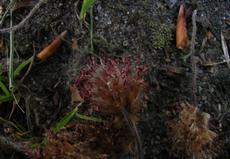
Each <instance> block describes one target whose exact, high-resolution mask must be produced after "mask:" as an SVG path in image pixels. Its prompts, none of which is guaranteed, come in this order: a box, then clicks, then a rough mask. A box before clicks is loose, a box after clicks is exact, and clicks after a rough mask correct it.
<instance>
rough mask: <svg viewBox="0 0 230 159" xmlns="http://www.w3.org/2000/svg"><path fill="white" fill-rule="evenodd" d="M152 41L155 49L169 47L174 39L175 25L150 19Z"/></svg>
mask: <svg viewBox="0 0 230 159" xmlns="http://www.w3.org/2000/svg"><path fill="white" fill-rule="evenodd" d="M149 28H150V31H151V35H150V36H151V43H152V47H153V48H155V49H162V48H165V47H168V46H169V45H170V42H171V41H172V39H173V37H172V33H173V26H172V25H171V24H166V23H157V22H153V21H149Z"/></svg>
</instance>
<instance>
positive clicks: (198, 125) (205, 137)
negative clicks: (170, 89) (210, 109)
mask: <svg viewBox="0 0 230 159" xmlns="http://www.w3.org/2000/svg"><path fill="white" fill-rule="evenodd" d="M177 109H178V110H177V112H176V113H177V115H176V117H175V118H173V119H171V120H170V121H169V122H168V136H169V138H170V140H171V142H172V145H173V146H172V147H173V151H174V153H175V154H183V155H186V156H187V157H193V158H196V159H208V158H213V157H215V156H216V155H217V151H218V146H219V145H218V144H217V142H216V141H217V137H218V135H217V134H216V133H215V132H214V131H212V130H210V128H209V119H210V115H209V114H208V113H205V112H202V111H200V110H199V109H198V108H197V107H195V106H193V105H190V104H189V103H187V102H185V103H182V104H180V105H178V106H177Z"/></svg>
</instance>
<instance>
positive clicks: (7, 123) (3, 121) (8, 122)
mask: <svg viewBox="0 0 230 159" xmlns="http://www.w3.org/2000/svg"><path fill="white" fill-rule="evenodd" d="M0 123H2V124H6V125H8V126H10V127H13V128H15V129H16V130H17V131H19V132H23V129H22V128H20V127H19V126H17V125H16V124H14V123H13V122H11V121H9V120H6V119H4V118H2V117H0Z"/></svg>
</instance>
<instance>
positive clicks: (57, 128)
mask: <svg viewBox="0 0 230 159" xmlns="http://www.w3.org/2000/svg"><path fill="white" fill-rule="evenodd" d="M81 104H82V103H80V104H79V105H78V106H76V108H74V109H73V110H72V111H71V112H69V113H68V114H66V115H65V116H64V117H63V118H62V119H61V120H60V121H59V122H58V123H57V124H56V126H55V128H54V132H55V133H57V132H58V131H60V130H61V129H62V128H64V127H65V125H66V124H68V123H69V122H70V120H72V119H73V117H74V116H75V114H76V113H77V111H78V107H79V106H80V105H81Z"/></svg>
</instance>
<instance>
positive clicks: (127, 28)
mask: <svg viewBox="0 0 230 159" xmlns="http://www.w3.org/2000/svg"><path fill="white" fill-rule="evenodd" d="M8 3H9V2H8V1H3V4H4V6H7V4H8ZM182 3H183V4H185V7H186V10H187V13H188V14H187V27H188V33H189V37H190V38H191V33H192V20H191V15H192V11H193V10H194V9H198V16H197V27H198V31H197V37H196V43H195V55H194V56H195V58H196V61H197V69H196V71H197V77H196V80H197V87H196V89H197V93H196V96H197V103H198V104H197V106H198V107H199V108H200V109H201V110H203V111H205V112H207V113H209V114H210V115H211V129H212V130H213V131H215V132H216V133H217V134H218V135H219V138H220V141H221V143H222V145H223V146H222V150H221V152H220V154H219V156H218V158H222V159H228V158H229V157H230V151H229V148H230V134H229V132H230V126H229V125H230V115H229V114H230V106H229V105H230V98H229V97H230V93H229V92H230V91H229V90H230V76H229V73H230V70H229V68H228V67H227V65H226V64H222V65H216V66H211V67H206V66H204V65H203V64H206V63H215V62H220V61H223V60H224V59H225V58H224V54H223V51H222V47H221V42H220V32H221V31H222V32H223V35H224V37H225V39H226V42H227V45H228V46H229V47H230V45H229V42H230V29H229V25H230V23H229V19H230V1H229V0H219V1H214V0H192V1H177V0H155V1H152V0H123V1H120V0H107V1H102V0H97V1H96V2H95V5H94V12H93V14H94V29H93V32H94V33H93V34H94V47H95V50H94V54H96V55H97V56H104V55H106V56H123V55H130V56H133V57H135V56H136V57H140V58H141V60H142V61H143V63H144V64H145V65H146V66H147V67H148V69H149V72H148V75H147V76H146V80H147V81H148V83H149V101H148V107H147V108H146V109H145V112H144V113H143V116H142V121H141V124H140V125H139V130H140V133H141V138H142V140H143V147H144V154H145V155H144V156H145V157H144V158H145V159H155V158H156V159H168V158H175V159H177V158H178V159H180V158H182V157H175V155H173V154H172V153H171V145H170V142H169V140H168V139H167V134H166V124H165V123H166V117H165V116H166V115H165V114H166V112H167V110H168V109H169V107H170V106H171V105H173V104H174V103H176V102H183V101H188V102H191V103H193V100H192V90H193V89H194V88H193V86H192V67H191V63H190V58H188V59H187V60H184V57H185V55H186V54H188V53H189V50H186V51H184V52H182V51H181V50H179V49H177V48H176V47H175V24H176V18H177V14H178V8H179V6H180V4H182ZM80 6H81V5H80V2H79V3H78V1H77V0H48V1H47V2H46V3H45V4H43V5H42V6H41V7H40V8H39V9H38V10H37V11H36V13H35V14H34V15H33V16H32V18H31V19H30V20H29V21H28V22H27V23H26V24H25V25H24V26H23V27H22V28H20V29H19V30H17V31H16V32H15V50H16V57H17V58H19V59H27V58H29V57H31V56H32V55H33V49H35V53H36V54H37V53H38V52H39V51H40V50H42V49H43V48H44V47H45V46H46V45H47V44H48V43H50V41H52V39H54V38H55V37H56V36H57V35H58V34H60V33H61V32H63V31H64V30H67V31H68V35H67V36H66V38H65V40H64V43H63V45H62V46H61V47H60V48H59V49H58V50H57V51H56V53H55V55H54V56H52V57H50V58H48V59H47V60H46V61H44V62H40V61H39V60H36V61H35V62H34V65H33V67H32V69H31V71H30V73H29V76H28V77H27V78H26V80H25V81H24V83H23V86H22V87H20V91H21V94H22V96H23V98H24V100H22V101H21V106H22V108H25V107H26V106H29V107H30V110H31V111H30V118H31V124H30V126H29V129H30V130H32V132H33V134H34V135H35V136H40V135H41V132H42V131H44V129H46V128H49V127H51V126H52V125H53V124H55V122H57V121H58V120H59V119H60V118H61V117H62V116H63V115H64V114H65V113H66V112H68V111H69V110H71V109H72V108H71V104H70V101H71V100H70V92H69V86H70V84H71V83H73V82H74V80H75V79H76V77H77V76H78V75H79V70H80V69H81V68H82V67H84V66H85V64H86V59H87V57H88V56H90V55H91V54H90V53H89V52H90V51H89V50H90V38H89V26H88V25H87V22H89V17H86V23H84V24H81V23H80V22H79V16H78V15H79V13H80ZM30 9H31V7H25V8H24V7H23V8H19V9H17V10H15V11H14V19H13V21H14V24H17V23H18V22H20V21H21V20H22V19H23V18H24V17H25V16H26V15H27V14H28V13H29V11H30ZM3 26H4V27H6V26H9V16H7V17H6V19H5V21H4V25H3ZM208 31H210V32H211V33H212V34H213V38H211V39H209V40H208V41H207V42H206V43H205V45H204V46H202V41H203V39H204V38H205V37H206V33H207V32H208ZM3 36H4V39H6V40H5V45H6V46H9V34H3ZM76 40H77V47H76V46H75V47H73V46H72V44H73V41H76ZM33 46H35V48H33ZM1 52H3V51H1ZM0 57H2V59H3V60H4V59H5V55H4V54H2V55H0ZM1 107H5V105H2V106H1ZM5 109H6V110H5ZM5 112H8V114H4V113H5ZM8 115H9V110H8V108H4V111H2V112H1V116H3V117H7V116H8ZM12 121H17V122H18V123H20V124H21V125H23V126H25V127H27V126H28V125H27V124H26V121H27V120H26V115H25V114H23V113H22V112H21V111H20V110H18V109H17V110H16V111H15V113H14V114H13V116H12ZM9 156H11V155H10V154H7V153H5V152H4V154H2V156H1V155H0V157H1V158H9ZM13 158H19V157H17V155H14V157H13Z"/></svg>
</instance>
